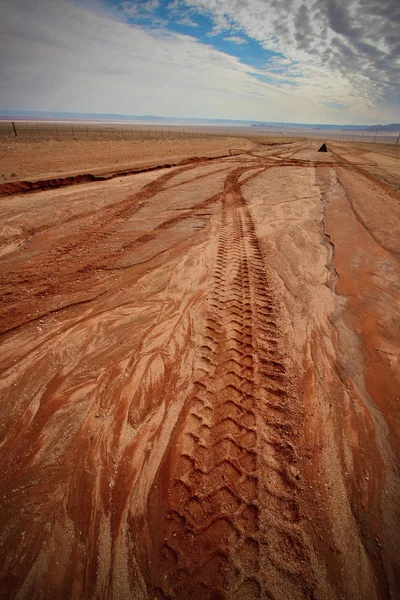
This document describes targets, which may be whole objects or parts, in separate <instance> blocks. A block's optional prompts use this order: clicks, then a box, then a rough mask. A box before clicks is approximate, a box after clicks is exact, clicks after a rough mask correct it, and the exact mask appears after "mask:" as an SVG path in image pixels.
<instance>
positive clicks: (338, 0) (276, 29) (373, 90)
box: [181, 0, 400, 115]
mask: <svg viewBox="0 0 400 600" xmlns="http://www.w3.org/2000/svg"><path fill="white" fill-rule="evenodd" d="M181 5H182V6H186V7H190V8H191V9H192V10H195V11H198V12H199V14H207V15H208V16H209V17H210V18H211V19H212V20H213V23H214V29H215V30H217V31H227V30H228V27H229V23H232V27H233V29H232V30H234V31H236V32H238V31H239V32H241V31H242V32H244V33H245V34H246V36H247V37H249V38H252V39H254V40H256V41H258V42H259V43H260V44H261V45H262V46H263V47H264V48H266V49H269V50H273V51H278V52H280V53H282V55H284V56H285V57H286V58H287V59H289V60H290V61H291V63H292V64H291V66H292V67H293V68H295V69H296V71H297V74H298V75H301V78H302V81H300V80H298V81H297V84H298V85H302V86H303V89H306V88H309V87H310V86H312V85H313V82H314V83H315V82H317V81H319V82H320V84H321V85H324V81H325V80H326V78H327V79H328V80H331V81H332V80H333V79H334V78H336V81H337V86H336V87H337V89H339V86H343V85H345V86H346V88H348V89H350V88H352V89H353V92H355V93H356V94H357V95H358V97H359V99H360V102H361V104H363V105H364V104H365V103H366V104H368V105H369V106H380V107H381V109H382V110H386V109H387V110H389V112H391V114H393V115H394V114H395V112H396V111H398V110H399V108H400V3H399V2H398V0H308V1H306V0H246V1H242V0H182V1H181ZM266 68H267V67H266ZM287 68H290V66H289V65H288V66H287ZM339 93H340V92H339ZM396 97H397V100H395V101H394V102H393V98H396Z"/></svg>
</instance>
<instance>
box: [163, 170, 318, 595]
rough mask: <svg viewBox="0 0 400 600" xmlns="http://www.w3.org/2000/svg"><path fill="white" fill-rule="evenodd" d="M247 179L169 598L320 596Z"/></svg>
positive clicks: (175, 537) (173, 545)
mask: <svg viewBox="0 0 400 600" xmlns="http://www.w3.org/2000/svg"><path fill="white" fill-rule="evenodd" d="M242 172H243V169H236V170H235V171H233V172H232V173H231V175H230V176H229V177H228V179H227V181H226V184H225V197H224V204H223V210H222V227H221V234H220V240H219V247H218V251H217V261H216V267H215V271H214V288H213V290H212V292H211V294H210V296H209V297H208V299H207V305H208V316H207V320H206V323H205V327H204V331H205V336H204V340H203V345H202V347H201V349H200V352H201V360H200V367H199V369H198V371H197V373H196V376H197V377H196V383H195V393H194V395H193V397H192V399H191V401H190V409H189V413H188V416H187V420H186V423H185V427H184V430H183V433H182V434H181V437H180V438H179V439H178V440H177V444H178V447H179V448H181V454H180V457H179V459H178V463H177V464H176V465H175V467H174V470H173V476H172V480H171V484H170V489H169V497H170V502H169V506H168V509H167V511H166V515H165V521H164V533H165V535H164V538H165V543H164V544H163V545H162V547H160V548H159V555H158V560H159V563H160V572H161V574H162V576H161V577H162V581H161V582H158V587H157V588H156V590H155V592H156V597H158V598H169V599H175V598H182V599H183V598H199V599H200V598H201V599H202V600H203V599H206V598H210V599H211V598H213V599H216V598H229V599H236V598H237V599H238V600H239V599H240V600H245V599H247V598H248V599H250V598H251V599H258V598H277V597H282V596H281V595H280V594H279V593H278V594H276V593H275V590H276V589H277V588H276V586H277V585H278V586H279V587H281V586H282V585H284V586H285V588H286V591H287V593H288V596H285V597H291V598H305V597H310V592H309V590H308V592H307V590H306V587H307V586H306V584H305V580H304V565H305V564H306V563H309V559H308V551H307V545H306V542H305V539H304V536H303V534H302V530H301V527H300V525H301V515H300V511H299V507H298V502H297V500H296V495H297V481H296V478H295V477H293V475H292V474H291V471H290V464H291V463H292V462H294V461H295V460H296V456H295V451H294V448H293V445H292V443H291V441H290V439H293V437H294V435H295V432H294V428H293V423H294V418H293V404H294V396H293V392H292V391H291V386H290V380H289V377H288V375H287V373H286V366H285V361H284V359H283V356H282V354H281V353H280V351H279V320H278V316H277V310H276V306H275V301H274V293H273V290H272V289H271V286H270V283H269V279H268V271H267V269H266V267H265V264H264V258H263V254H262V251H261V248H260V244H259V241H258V239H257V236H256V232H255V227H254V224H253V222H252V219H251V215H250V212H249V210H248V208H247V206H246V204H245V202H244V200H243V197H242V196H241V194H240V189H239V187H238V185H237V180H238V178H239V176H240V175H241V174H242ZM308 579H309V577H308ZM278 589H279V588H278Z"/></svg>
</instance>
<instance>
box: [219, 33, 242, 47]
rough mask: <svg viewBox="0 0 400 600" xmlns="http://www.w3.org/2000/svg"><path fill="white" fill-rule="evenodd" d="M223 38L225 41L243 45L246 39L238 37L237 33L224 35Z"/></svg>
mask: <svg viewBox="0 0 400 600" xmlns="http://www.w3.org/2000/svg"><path fill="white" fill-rule="evenodd" d="M224 40H225V41H226V42H232V43H233V44H239V46H240V45H243V44H247V40H245V39H244V38H242V37H240V36H239V35H231V36H228V37H224Z"/></svg>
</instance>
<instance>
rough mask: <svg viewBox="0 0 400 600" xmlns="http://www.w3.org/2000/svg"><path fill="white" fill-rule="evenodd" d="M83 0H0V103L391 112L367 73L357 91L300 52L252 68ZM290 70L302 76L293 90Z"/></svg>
mask: <svg viewBox="0 0 400 600" xmlns="http://www.w3.org/2000/svg"><path fill="white" fill-rule="evenodd" d="M248 1H249V2H250V0H248ZM371 1H372V0H371ZM86 2H87V5H86V8H85V7H84V6H82V5H81V6H79V5H77V4H75V3H74V2H72V1H71V0H36V2H35V3H34V6H33V5H32V3H31V1H30V0H3V19H2V21H1V22H0V56H1V77H0V98H1V104H2V106H1V107H0V108H3V109H4V108H9V109H12V108H14V109H34V110H35V109H36V110H54V111H57V110H65V111H69V112H73V111H77V112H112V113H122V114H157V115H162V116H182V117H184V116H187V117H189V116H191V117H205V118H214V117H218V118H238V119H254V120H266V121H273V120H276V121H297V122H299V121H304V122H315V121H319V122H338V121H339V122H343V120H344V115H343V110H342V109H339V108H335V104H332V102H334V101H335V102H337V103H338V104H337V105H336V106H343V105H347V106H349V107H350V108H349V110H348V113H347V116H346V119H345V120H346V121H350V122H351V121H353V122H373V121H376V120H381V121H388V120H393V116H392V113H390V111H388V112H387V113H384V112H378V111H377V109H376V108H374V106H373V105H372V104H371V99H370V96H369V94H368V86H369V85H370V80H369V79H368V78H365V80H364V88H362V87H361V86H360V82H359V85H358V88H357V90H355V89H354V86H352V84H351V81H349V80H348V79H347V78H346V77H344V76H343V75H341V74H340V73H339V74H335V73H329V71H327V70H326V69H324V68H323V66H321V65H320V63H318V61H316V62H315V64H314V63H312V62H308V63H307V62H306V61H304V62H302V60H301V57H299V55H298V56H297V58H298V61H299V62H294V61H293V60H292V58H293V57H289V58H282V59H279V57H276V58H275V60H274V61H273V62H271V63H270V68H271V72H269V71H268V70H266V69H264V70H263V69H255V68H253V67H251V66H248V65H245V64H243V63H241V62H240V60H239V59H238V58H236V57H234V56H230V55H227V54H224V53H222V52H219V51H218V50H216V49H214V48H213V47H212V46H211V45H208V44H204V43H201V42H199V41H198V40H196V39H195V38H193V37H190V36H183V35H178V34H173V33H170V32H167V31H165V30H157V31H152V30H146V29H145V28H141V27H139V26H133V25H128V24H126V23H123V22H120V21H118V20H117V18H116V16H115V14H113V13H112V12H110V13H109V14H107V13H104V14H103V13H102V12H100V10H99V6H98V5H97V6H96V9H95V10H94V5H93V0H92V1H90V0H86ZM133 5H134V3H133V2H128V3H127V5H126V7H125V8H127V9H129V8H130V7H132V6H133ZM231 37H232V36H231ZM264 38H265V36H264ZM280 61H281V62H280ZM282 67H284V68H285V70H286V73H285V74H282V73H281V72H280V71H281V68H282ZM288 73H289V75H290V76H293V75H296V74H297V75H299V74H300V76H301V84H300V85H299V87H298V88H296V87H293V86H292V85H289V84H288V83H287V79H288ZM266 74H267V75H268V78H266V79H265V80H260V79H262V76H263V75H266ZM360 81H362V78H361V79H360ZM360 90H361V92H360ZM327 104H328V106H327ZM378 117H379V119H378Z"/></svg>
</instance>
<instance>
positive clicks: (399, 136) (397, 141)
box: [395, 133, 400, 146]
mask: <svg viewBox="0 0 400 600" xmlns="http://www.w3.org/2000/svg"><path fill="white" fill-rule="evenodd" d="M399 139H400V133H399V135H398V136H397V140H396V143H395V146H397V144H398V143H399Z"/></svg>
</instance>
